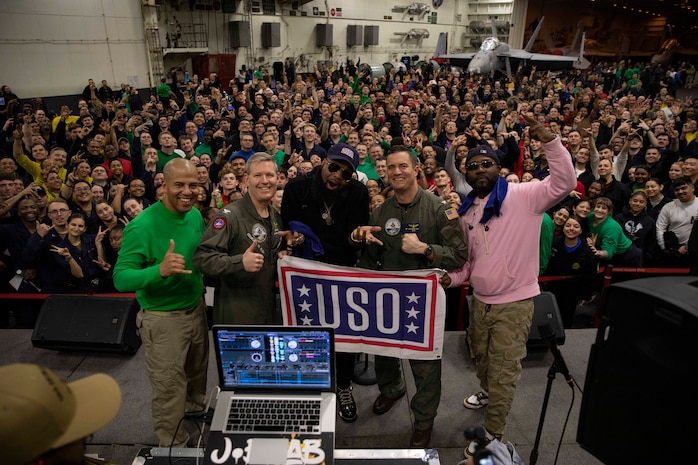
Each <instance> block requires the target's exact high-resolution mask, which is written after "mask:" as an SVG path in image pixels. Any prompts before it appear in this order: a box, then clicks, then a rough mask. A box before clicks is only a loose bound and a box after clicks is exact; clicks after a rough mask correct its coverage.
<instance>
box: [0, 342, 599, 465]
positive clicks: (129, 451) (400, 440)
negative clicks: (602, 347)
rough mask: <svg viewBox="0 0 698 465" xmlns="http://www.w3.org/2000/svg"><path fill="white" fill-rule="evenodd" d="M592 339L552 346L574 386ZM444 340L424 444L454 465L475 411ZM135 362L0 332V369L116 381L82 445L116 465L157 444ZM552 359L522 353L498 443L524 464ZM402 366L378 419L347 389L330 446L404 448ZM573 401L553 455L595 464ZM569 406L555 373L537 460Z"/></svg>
mask: <svg viewBox="0 0 698 465" xmlns="http://www.w3.org/2000/svg"><path fill="white" fill-rule="evenodd" d="M595 336H596V330H595V329H569V330H567V331H566V341H565V344H564V345H563V346H561V348H560V350H561V352H562V354H563V356H564V357H565V360H566V362H567V365H568V367H569V370H570V372H571V374H572V376H573V377H574V378H575V380H576V381H577V383H578V384H579V386H580V387H581V388H582V389H583V387H584V377H585V375H586V370H587V361H588V358H589V350H590V348H591V344H592V343H593V341H594V338H595ZM445 338H446V341H445V344H444V347H445V349H444V359H443V370H442V371H443V375H442V386H443V391H442V397H441V404H440V406H439V414H438V416H437V418H436V420H435V425H434V433H433V436H432V441H431V447H432V448H434V449H436V450H437V451H438V453H439V458H440V463H441V464H443V465H456V464H457V463H458V462H459V461H461V460H463V448H464V447H465V446H466V445H467V440H466V439H465V437H464V434H463V431H464V429H465V428H467V427H473V426H478V425H480V424H481V422H482V417H483V412H482V411H481V410H477V411H473V410H468V409H466V408H464V407H463V398H464V397H465V396H466V395H470V394H472V393H473V392H475V391H477V390H478V383H477V378H476V376H475V368H474V364H473V362H472V360H471V359H470V358H469V355H468V353H467V349H466V344H465V333H463V332H450V331H448V332H446V336H445ZM143 358H144V357H143V349H142V348H141V349H140V350H139V351H138V352H137V353H136V354H135V355H133V356H119V355H110V354H102V353H93V352H91V353H86V352H56V351H52V350H46V349H38V348H35V347H33V346H32V343H31V330H21V329H2V330H0V364H8V363H17V362H25V363H39V364H43V365H46V366H48V367H49V368H51V369H52V370H54V371H56V372H57V373H58V374H59V375H60V376H62V377H63V378H65V379H67V380H75V379H80V378H82V377H84V376H87V375H90V374H93V373H98V372H104V373H108V374H109V375H111V376H113V377H114V378H115V379H116V380H117V381H118V382H119V385H120V386H121V389H122V393H123V399H124V401H123V405H122V407H121V410H120V412H119V414H118V416H117V417H116V419H115V420H114V421H113V422H112V423H111V424H109V425H108V426H106V427H105V428H104V429H102V430H101V431H99V432H97V433H96V434H95V435H94V437H93V439H92V441H91V443H90V445H89V447H88V452H92V453H97V454H99V456H100V457H103V458H105V459H107V460H109V461H111V462H112V463H115V464H119V465H128V464H131V463H132V461H133V459H134V458H135V457H136V456H137V454H138V451H139V450H140V449H141V448H142V447H145V446H153V445H157V440H156V438H155V435H154V433H153V427H152V420H151V417H150V385H149V383H148V378H147V375H146V372H145V362H144V359H143ZM362 360H363V359H362ZM214 361H215V357H214V354H213V344H211V356H210V362H209V372H208V377H209V390H210V391H212V390H213V387H214V386H216V385H217V374H216V370H215V367H214ZM369 361H371V357H369ZM552 362H553V358H552V355H550V354H549V353H548V352H547V351H539V350H536V351H529V355H528V357H527V358H526V359H525V360H524V362H523V366H524V370H523V375H522V378H521V381H520V383H519V386H518V389H517V393H516V398H515V400H514V404H513V405H512V409H511V412H510V414H509V418H508V424H507V431H506V434H505V436H504V440H505V441H510V442H511V443H512V444H514V446H515V447H516V450H517V451H518V453H519V455H521V458H522V459H523V460H524V462H525V463H528V462H529V455H530V453H531V450H532V448H533V444H534V441H535V436H536V431H537V427H538V420H539V417H540V412H541V407H542V402H543V397H544V394H545V386H546V383H547V373H548V369H549V368H550V366H551V365H552ZM403 369H405V371H406V373H407V376H406V379H407V386H408V391H407V396H405V397H404V398H403V399H401V400H399V401H398V402H397V403H396V404H395V406H394V407H393V409H392V410H391V411H390V412H388V413H386V414H385V415H382V416H376V415H374V414H373V413H372V411H371V406H372V404H373V401H374V399H375V398H376V396H377V395H378V388H377V387H376V386H375V385H358V384H355V385H354V397H355V399H356V401H357V404H358V407H359V418H358V420H357V421H356V422H354V423H345V422H343V421H342V420H339V419H338V420H337V436H336V446H337V448H351V449H358V448H378V449H390V448H395V449H403V448H406V447H407V446H408V443H409V439H410V435H411V433H412V431H411V425H412V420H411V414H410V409H409V402H410V399H411V397H412V395H413V394H414V383H413V381H412V376H411V374H410V373H409V363H403ZM581 398H582V396H581V394H580V392H579V391H577V392H575V397H574V406H573V408H572V412H571V415H570V418H569V422H568V424H567V428H566V431H565V434H564V436H563V438H562V445H561V448H560V453H559V458H558V463H560V464H575V463H584V464H586V465H594V464H598V463H601V462H600V461H598V460H597V459H595V458H594V457H593V456H591V455H590V454H589V453H587V452H586V451H584V450H583V449H582V448H581V447H580V446H579V445H578V444H577V442H576V434H577V422H578V419H579V408H580V405H581ZM571 402H572V392H571V389H570V387H569V386H568V385H567V384H566V383H565V382H564V380H563V379H562V377H561V376H560V375H558V376H557V377H556V379H555V381H554V383H553V387H552V391H551V396H550V401H549V404H548V410H547V416H546V418H545V423H544V428H543V432H542V436H541V441H540V446H539V458H538V463H540V464H552V463H553V462H554V461H555V454H556V451H557V445H558V442H559V441H560V434H561V433H562V429H563V426H564V423H565V418H566V415H567V411H568V409H569V408H570V403H571ZM190 431H191V432H192V433H194V432H195V431H196V428H195V427H193V429H190ZM178 463H179V462H178Z"/></svg>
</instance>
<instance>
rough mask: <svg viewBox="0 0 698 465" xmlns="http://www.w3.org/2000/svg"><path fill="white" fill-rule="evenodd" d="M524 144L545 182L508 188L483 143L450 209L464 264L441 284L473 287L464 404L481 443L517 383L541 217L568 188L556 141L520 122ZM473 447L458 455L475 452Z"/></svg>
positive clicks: (498, 433) (496, 425)
mask: <svg viewBox="0 0 698 465" xmlns="http://www.w3.org/2000/svg"><path fill="white" fill-rule="evenodd" d="M526 121H527V122H528V125H529V127H530V129H529V133H530V136H531V138H532V139H537V140H539V141H541V142H543V148H544V150H545V151H546V154H547V158H548V163H549V165H550V176H548V177H547V178H546V179H544V180H543V181H541V182H536V183H521V184H510V183H507V182H506V181H505V179H504V178H502V177H500V176H499V168H500V166H499V163H500V160H499V157H498V155H497V153H496V152H495V151H494V150H492V149H491V148H490V146H488V145H481V146H479V147H475V148H473V149H471V150H470V151H469V153H468V156H467V159H466V165H465V166H466V179H467V181H468V184H470V185H471V186H472V187H473V191H472V192H471V193H470V194H469V195H468V197H467V198H466V201H465V202H463V204H462V206H461V207H460V209H459V210H458V213H459V214H460V221H461V226H462V228H463V233H464V235H465V242H466V243H467V244H468V261H467V263H466V264H465V265H464V266H463V268H462V269H461V270H459V271H453V272H449V273H448V275H445V276H444V277H443V278H442V283H443V285H444V286H447V287H456V286H460V285H461V284H462V283H463V282H464V281H465V280H469V281H470V285H471V286H472V288H473V302H472V306H471V308H470V327H469V331H470V338H471V348H472V351H473V354H474V356H475V365H476V368H477V377H478V379H479V380H480V388H481V390H480V391H479V392H478V393H476V394H473V395H471V396H469V397H467V398H466V399H465V400H464V405H465V407H467V408H471V409H478V408H482V407H485V406H487V410H486V411H485V422H484V427H485V430H486V436H487V441H488V442H489V441H491V440H492V439H494V438H497V439H501V438H502V435H503V434H504V428H505V426H506V417H507V415H508V413H509V410H510V408H511V404H512V402H513V400H514V393H515V391H516V383H517V382H518V381H519V379H520V378H521V359H523V358H524V357H525V356H526V341H527V340H528V333H529V330H530V328H531V319H532V317H533V297H535V296H536V295H538V294H539V293H540V288H539V286H538V254H539V252H538V249H539V241H540V227H541V222H542V215H543V214H544V212H545V211H546V210H548V209H549V208H551V207H552V206H553V205H555V204H557V203H558V202H560V201H561V200H562V199H564V198H565V197H567V195H568V194H569V193H570V191H572V189H574V188H575V186H576V177H575V172H574V166H573V165H572V160H571V158H570V154H569V152H568V151H567V150H565V148H564V147H563V145H562V143H561V142H560V139H559V138H557V137H556V136H555V135H554V134H552V133H551V132H550V131H549V130H548V129H546V128H545V127H543V126H542V125H541V124H540V123H538V122H536V121H535V120H533V119H531V118H529V117H526ZM476 446H477V443H476V441H473V442H471V443H470V444H469V445H468V447H467V448H466V449H465V451H464V453H465V455H466V457H471V456H472V455H473V454H474V453H475V449H476Z"/></svg>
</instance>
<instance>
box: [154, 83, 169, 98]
mask: <svg viewBox="0 0 698 465" xmlns="http://www.w3.org/2000/svg"><path fill="white" fill-rule="evenodd" d="M170 92H172V88H171V87H170V86H168V85H167V84H164V83H163V84H160V85H159V86H158V90H157V93H158V97H162V98H169V97H170Z"/></svg>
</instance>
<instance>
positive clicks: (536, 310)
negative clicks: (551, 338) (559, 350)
mask: <svg viewBox="0 0 698 465" xmlns="http://www.w3.org/2000/svg"><path fill="white" fill-rule="evenodd" d="M545 323H549V324H550V327H551V328H553V332H554V333H555V340H556V341H557V345H559V346H561V345H563V344H564V343H565V326H564V325H563V324H562V316H561V315H560V308H559V307H558V306H557V299H555V295H554V294H553V293H552V292H542V293H540V294H538V295H537V296H535V297H534V298H533V320H532V321H531V331H530V332H529V333H528V341H527V342H526V347H528V348H530V349H537V348H541V349H542V348H546V347H547V346H546V345H545V341H544V340H543V339H542V338H541V337H540V333H539V332H538V326H539V325H540V326H543V325H545Z"/></svg>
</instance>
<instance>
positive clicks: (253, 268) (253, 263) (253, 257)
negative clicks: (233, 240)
mask: <svg viewBox="0 0 698 465" xmlns="http://www.w3.org/2000/svg"><path fill="white" fill-rule="evenodd" d="M256 248H257V241H252V244H250V246H249V247H248V248H247V250H245V253H243V254H242V266H243V267H244V268H245V271H247V272H248V273H256V272H258V271H259V270H261V269H262V266H264V255H262V254H261V253H257V252H255V249H256Z"/></svg>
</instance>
